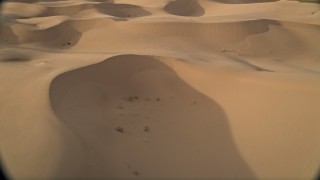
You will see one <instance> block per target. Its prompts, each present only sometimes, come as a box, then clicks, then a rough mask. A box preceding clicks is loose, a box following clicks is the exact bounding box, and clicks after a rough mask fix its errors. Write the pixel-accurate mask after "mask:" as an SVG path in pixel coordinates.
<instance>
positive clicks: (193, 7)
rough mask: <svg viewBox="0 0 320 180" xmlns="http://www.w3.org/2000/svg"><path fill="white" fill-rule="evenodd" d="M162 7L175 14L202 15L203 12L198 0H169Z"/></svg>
mask: <svg viewBox="0 0 320 180" xmlns="http://www.w3.org/2000/svg"><path fill="white" fill-rule="evenodd" d="M164 9H165V11H166V12H168V13H170V14H173V15H177V16H202V15H203V14H204V13H205V10H204V9H203V8H202V7H201V5H200V4H199V2H198V0H177V1H171V2H169V3H168V4H167V5H166V6H165V7H164Z"/></svg>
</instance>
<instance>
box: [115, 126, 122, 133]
mask: <svg viewBox="0 0 320 180" xmlns="http://www.w3.org/2000/svg"><path fill="white" fill-rule="evenodd" d="M116 131H118V132H119V133H123V132H124V129H123V127H120V126H118V127H117V128H116Z"/></svg>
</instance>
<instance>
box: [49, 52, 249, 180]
mask: <svg viewBox="0 0 320 180" xmlns="http://www.w3.org/2000/svg"><path fill="white" fill-rule="evenodd" d="M171 63H173V62H172V58H158V57H150V56H136V55H121V56H116V57H112V58H110V59H107V60H105V61H104V62H102V63H99V64H96V65H92V66H88V67H85V68H82V69H78V70H74V71H71V72H68V73H65V74H62V75H60V76H58V77H57V78H56V79H54V80H53V83H52V85H51V87H50V97H51V102H52V107H53V109H54V111H55V113H56V114H57V116H58V117H59V118H60V119H61V121H64V122H65V123H66V124H68V125H69V126H70V127H71V128H72V129H73V130H74V132H76V133H77V134H78V135H79V138H81V139H82V141H83V146H84V147H83V148H84V149H88V151H91V150H90V149H92V150H93V149H95V150H96V151H97V153H100V152H104V151H109V152H115V153H116V154H113V153H111V154H109V155H107V154H106V155H105V156H104V158H103V159H101V158H100V157H96V155H94V154H92V156H90V154H91V153H90V152H87V153H88V155H89V156H87V157H86V158H87V160H86V161H87V162H88V164H87V167H86V168H85V169H86V170H87V171H88V172H86V173H87V176H88V177H108V176H111V177H130V176H135V174H134V172H135V171H137V172H139V174H142V175H143V176H144V177H150V178H151V177H155V176H156V177H162V178H164V177H188V178H192V177H194V178H196V177H207V178H208V177H212V176H215V177H219V178H221V177H239V176H240V177H252V176H253V173H252V172H251V170H250V169H249V168H248V167H247V165H246V164H245V162H244V161H243V160H242V159H241V158H240V156H239V155H238V152H237V151H236V148H234V147H233V146H234V143H233V141H232V138H231V134H230V133H229V132H228V131H229V130H228V124H226V122H227V121H226V120H225V119H226V118H227V117H226V116H225V114H224V112H223V110H222V109H221V108H220V107H219V105H218V104H217V103H215V102H214V101H212V100H210V99H208V98H206V97H205V96H203V95H201V94H200V93H198V92H197V91H196V90H194V89H193V88H192V87H190V86H188V85H187V84H185V83H184V82H183V81H182V80H181V79H180V78H179V77H178V76H177V75H176V74H175V73H174V71H173V70H172V69H171V68H170V67H168V65H166V64H171ZM115 79H116V80H115ZM78 112H81V113H78ZM203 114H206V116H203ZM117 127H122V128H123V129H124V130H123V133H122V132H117V131H116V128H117ZM145 127H149V128H150V132H145V130H144V128H145ZM176 127H180V128H179V130H177V129H175V128H176ZM190 128H191V129H190ZM192 129H193V130H192ZM198 130H200V132H199V133H192V132H197V131H198ZM95 132H98V133H95ZM93 133H95V135H94V134H93ZM207 136H210V137H212V138H210V140H209V141H207V140H206V137H207ZM95 139H100V140H98V141H96V140H95ZM164 139H166V140H164ZM149 141H150V143H148V142H149ZM191 144H192V147H191V146H190V145H191ZM216 144H219V146H216ZM125 149H132V152H131V153H130V154H128V153H127V151H126V150H125ZM153 149H154V150H153ZM155 149H164V151H162V152H158V151H157V150H156V151H155ZM213 152H215V153H213ZM187 157H188V158H187ZM159 159H161V161H159ZM98 161H99V163H98V164H97V162H98ZM111 164H112V165H111ZM126 165H127V166H128V167H126ZM150 167H152V169H150ZM207 167H211V168H207ZM226 168H228V169H229V170H230V173H229V174H227V175H226V174H224V173H223V170H224V169H226ZM106 169H107V170H106Z"/></svg>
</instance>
